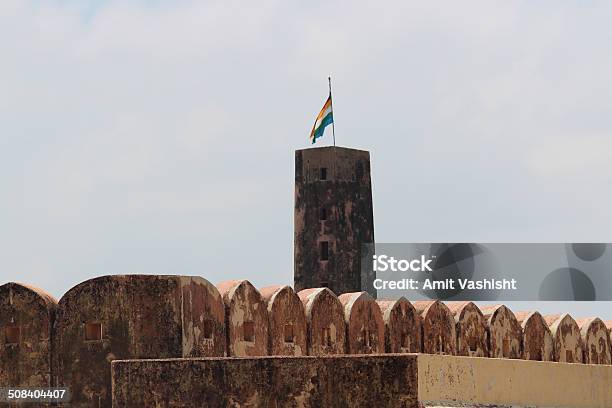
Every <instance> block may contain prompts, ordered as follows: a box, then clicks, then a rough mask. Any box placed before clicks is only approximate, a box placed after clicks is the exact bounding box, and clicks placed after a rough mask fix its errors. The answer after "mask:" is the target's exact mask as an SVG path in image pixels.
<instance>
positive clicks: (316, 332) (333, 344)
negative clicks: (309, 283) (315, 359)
mask: <svg viewBox="0 0 612 408" xmlns="http://www.w3.org/2000/svg"><path fill="white" fill-rule="evenodd" d="M298 296H299V297H300V300H301V301H302V304H304V310H305V312H306V322H307V324H308V328H307V335H306V339H307V344H308V355H311V356H321V355H327V354H344V352H345V345H346V323H345V321H344V308H343V307H342V303H340V301H339V300H338V298H337V297H336V295H335V294H334V293H333V292H332V291H331V290H329V289H327V288H313V289H305V290H302V291H300V292H298Z"/></svg>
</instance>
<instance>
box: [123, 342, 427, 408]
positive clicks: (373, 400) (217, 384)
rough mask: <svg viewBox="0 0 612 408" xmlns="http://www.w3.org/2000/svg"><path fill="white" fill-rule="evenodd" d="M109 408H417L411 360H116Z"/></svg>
mask: <svg viewBox="0 0 612 408" xmlns="http://www.w3.org/2000/svg"><path fill="white" fill-rule="evenodd" d="M112 370H113V406H114V407H149V408H162V407H163V408H166V407H194V406H197V407H214V408H217V407H258V408H281V407H304V408H319V407H334V408H336V407H337V408H343V407H346V408H349V407H350V408H355V407H363V408H366V407H367V408H370V407H391V408H394V407H397V408H400V407H402V408H417V407H418V401H417V398H418V393H417V388H418V382H417V381H418V380H417V356H416V355H406V354H404V355H400V354H395V355H373V356H333V357H260V358H241V359H227V358H219V359H189V360H136V361H114V362H113V365H112Z"/></svg>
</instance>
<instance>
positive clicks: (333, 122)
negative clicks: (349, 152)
mask: <svg viewBox="0 0 612 408" xmlns="http://www.w3.org/2000/svg"><path fill="white" fill-rule="evenodd" d="M327 80H328V81H329V104H330V107H331V111H332V135H333V136H334V147H336V121H335V120H334V99H333V98H332V92H331V77H327Z"/></svg>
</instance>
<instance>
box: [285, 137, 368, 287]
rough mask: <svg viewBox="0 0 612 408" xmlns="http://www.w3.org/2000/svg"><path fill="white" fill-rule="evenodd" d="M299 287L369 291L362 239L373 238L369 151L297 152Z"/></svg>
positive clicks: (329, 149) (296, 273)
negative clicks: (362, 260)
mask: <svg viewBox="0 0 612 408" xmlns="http://www.w3.org/2000/svg"><path fill="white" fill-rule="evenodd" d="M294 223H295V224H294V284H295V290H296V292H297V291H300V290H302V289H306V288H316V287H328V288H329V289H331V290H332V291H333V292H335V293H336V294H341V293H347V292H358V291H361V290H365V291H368V292H370V294H372V295H373V296H375V294H376V293H375V291H374V290H373V288H372V282H373V279H374V278H373V276H369V274H366V275H364V276H362V272H361V257H360V252H361V244H364V243H373V242H374V217H373V214H372V184H371V180H370V153H369V152H367V151H363V150H355V149H347V148H344V147H319V148H313V149H303V150H297V151H296V152H295V213H294Z"/></svg>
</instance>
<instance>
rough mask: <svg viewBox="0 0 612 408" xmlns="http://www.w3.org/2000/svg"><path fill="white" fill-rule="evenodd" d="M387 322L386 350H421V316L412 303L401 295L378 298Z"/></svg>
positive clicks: (399, 351)
mask: <svg viewBox="0 0 612 408" xmlns="http://www.w3.org/2000/svg"><path fill="white" fill-rule="evenodd" d="M376 303H378V306H379V307H380V310H381V312H382V315H383V321H384V322H385V352H387V353H420V352H421V343H422V340H421V330H422V329H423V328H422V322H421V316H420V315H419V314H418V313H417V311H416V309H415V308H414V306H412V303H410V302H409V301H408V300H407V299H406V298H404V297H401V298H399V299H397V300H377V301H376Z"/></svg>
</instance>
